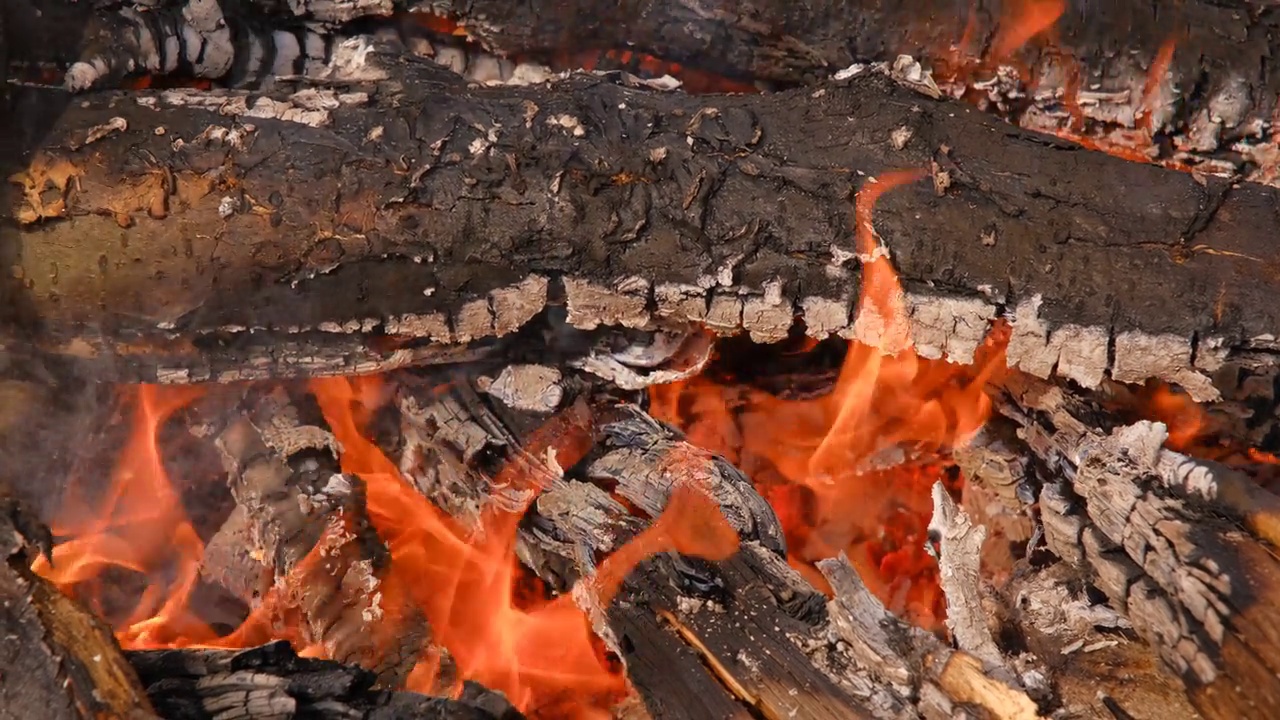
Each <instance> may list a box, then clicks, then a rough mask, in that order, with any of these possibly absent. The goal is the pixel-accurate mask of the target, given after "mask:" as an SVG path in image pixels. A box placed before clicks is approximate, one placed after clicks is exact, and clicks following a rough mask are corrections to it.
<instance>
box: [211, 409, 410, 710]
mask: <svg viewBox="0 0 1280 720" xmlns="http://www.w3.org/2000/svg"><path fill="white" fill-rule="evenodd" d="M216 443H217V445H218V448H219V450H220V451H221V453H222V455H223V460H224V464H225V466H226V469H227V472H228V474H229V478H230V481H229V485H230V487H231V494H232V495H233V497H234V498H235V500H236V507H235V509H234V510H233V511H232V513H231V514H230V516H229V517H228V518H227V520H226V522H225V523H224V524H223V526H222V528H221V529H220V530H219V531H218V533H217V534H216V535H214V537H213V538H212V539H211V540H210V542H209V544H208V546H207V548H206V550H205V559H204V563H203V564H202V566H201V573H202V575H204V576H205V578H206V579H208V580H209V581H212V582H216V583H218V584H219V585H221V586H222V587H224V588H226V589H227V590H229V591H231V592H232V593H233V594H235V595H236V596H238V597H239V598H240V599H241V600H243V601H244V602H246V603H247V604H248V605H249V607H251V608H254V609H257V608H260V607H261V608H263V609H264V611H265V612H266V613H268V614H269V616H270V617H271V618H273V619H274V620H277V621H278V622H279V623H280V624H281V625H291V626H294V627H297V628H298V629H299V633H298V635H297V637H296V638H294V639H295V640H296V641H297V642H299V643H300V644H301V645H302V646H304V647H305V646H313V645H314V646H319V647H322V648H324V651H325V655H326V657H329V658H333V659H335V660H338V661H340V662H346V663H353V664H356V665H359V666H361V667H364V668H366V669H368V670H370V671H372V672H374V673H375V675H376V676H377V677H378V679H379V682H380V683H381V684H382V686H383V687H397V686H398V685H399V684H400V683H401V682H402V681H403V680H404V678H405V676H407V675H408V673H409V671H410V669H411V668H412V667H413V665H414V663H415V662H416V661H417V657H418V652H419V650H420V648H421V647H422V646H423V645H424V644H425V635H426V628H425V623H424V621H423V620H422V619H421V617H420V615H419V614H418V613H416V612H414V611H412V610H409V609H408V608H402V607H393V608H388V607H384V605H386V604H388V603H395V602H399V601H400V600H401V598H400V597H399V596H398V595H395V594H394V593H391V592H384V591H385V590H386V588H384V587H383V586H384V583H385V577H384V575H385V570H386V566H387V564H388V562H389V556H388V552H387V549H386V547H385V546H384V545H383V543H382V540H381V539H380V538H379V537H378V535H377V532H376V530H374V528H373V526H372V524H371V521H370V519H369V516H368V510H367V508H366V503H365V494H364V484H363V481H362V480H361V479H360V478H359V477H357V476H354V475H349V474H342V473H340V472H339V468H338V451H339V444H338V442H337V440H336V439H335V438H334V437H333V435H332V434H331V433H329V432H328V431H327V430H325V429H323V428H321V427H319V426H317V425H312V424H307V423H306V422H305V421H304V420H303V419H301V418H300V417H299V411H298V409H297V408H296V407H295V406H294V404H293V402H292V400H291V399H290V397H289V395H288V393H287V392H286V391H285V390H284V389H283V388H276V389H275V390H274V391H272V392H264V393H262V394H260V395H258V394H255V396H254V397H253V398H252V399H251V400H250V401H249V402H248V404H247V407H245V408H244V410H243V415H240V416H239V417H237V418H236V419H235V420H233V421H232V422H231V423H230V424H229V426H228V427H227V428H226V429H225V430H223V431H222V433H220V434H219V436H218V438H217V439H216ZM248 632H249V633H252V632H253V631H252V630H251V629H250V630H248ZM397 638H398V639H397Z"/></svg>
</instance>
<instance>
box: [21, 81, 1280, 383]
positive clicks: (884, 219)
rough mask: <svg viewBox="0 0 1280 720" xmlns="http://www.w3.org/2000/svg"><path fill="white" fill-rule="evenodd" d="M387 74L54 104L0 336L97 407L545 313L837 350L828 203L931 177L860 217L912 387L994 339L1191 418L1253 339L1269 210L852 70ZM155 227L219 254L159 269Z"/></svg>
mask: <svg viewBox="0 0 1280 720" xmlns="http://www.w3.org/2000/svg"><path fill="white" fill-rule="evenodd" d="M391 70H393V71H394V73H392V75H391V79H389V80H387V81H384V82H382V83H373V84H368V85H364V86H347V87H339V88H303V89H301V90H300V94H299V93H294V94H292V95H291V94H289V93H288V92H287V91H286V90H284V89H279V90H277V91H275V92H273V93H271V94H270V95H253V96H251V95H248V94H243V93H229V92H212V93H204V92H195V91H189V90H177V91H165V92H158V93H156V92H150V93H132V94H101V95H89V96H85V97H84V98H83V100H82V101H81V102H79V103H76V104H74V105H73V106H72V107H70V108H68V110H67V111H66V113H65V114H64V115H63V116H62V118H61V120H60V121H59V123H58V124H57V125H56V126H55V127H54V128H53V130H51V132H50V135H49V137H48V138H47V139H46V140H44V141H42V142H41V143H40V146H39V147H38V148H33V150H34V152H33V159H32V161H31V163H30V164H29V165H28V166H27V167H26V169H25V170H23V171H21V172H19V173H17V174H16V175H15V176H14V178H13V180H12V181H11V182H10V183H8V184H7V185H6V186H5V190H6V191H7V193H6V199H5V201H4V203H5V204H4V207H5V208H7V211H8V212H10V213H12V214H13V216H14V217H17V218H19V219H20V222H21V226H20V228H18V229H16V230H14V229H10V230H6V231H5V232H6V235H5V242H6V243H7V244H9V246H11V247H13V248H16V250H15V251H14V252H12V253H11V255H12V256H13V257H15V258H17V261H16V264H15V266H14V267H13V268H11V270H12V272H11V273H9V274H6V275H5V277H6V278H7V279H6V280H5V281H4V283H5V285H4V286H3V289H2V290H0V291H2V292H3V293H4V295H5V296H6V298H8V304H7V305H6V306H5V307H8V308H11V310H12V312H14V313H16V315H17V318H18V319H19V320H21V321H22V323H23V325H24V326H25V327H26V328H27V329H28V330H32V329H34V328H35V327H36V326H37V325H38V326H39V327H40V328H41V331H40V332H39V333H36V334H35V335H34V336H31V338H32V342H35V343H37V344H39V346H40V347H43V348H46V349H49V350H54V351H57V352H59V353H62V354H63V355H64V356H65V355H70V356H71V357H73V358H75V359H77V360H78V361H79V362H80V363H82V364H83V365H84V366H86V367H87V368H88V369H92V370H93V371H95V372H96V373H98V375H99V376H101V377H111V378H116V379H126V378H131V379H135V380H137V379H147V380H162V381H170V382H181V381H191V380H196V379H201V378H213V379H219V378H221V379H243V378H246V377H253V376H263V375H271V374H297V373H298V372H300V371H305V372H308V373H312V374H315V373H334V372H359V371H367V370H376V369H379V368H384V367H392V366H396V365H403V364H406V363H423V362H433V361H445V358H446V357H447V356H448V353H449V352H450V350H449V349H450V348H452V351H453V352H463V351H462V350H461V349H460V348H461V346H463V345H464V344H470V343H474V342H476V341H479V340H482V339H486V338H493V337H498V336H502V335H506V334H509V333H512V332H514V331H515V330H517V329H519V328H520V327H521V326H523V325H525V324H527V323H528V322H529V320H530V319H531V318H533V317H534V316H536V315H537V314H538V313H539V312H540V311H541V310H542V309H543V308H544V307H545V306H546V305H548V304H553V305H556V306H560V307H563V312H564V315H562V316H560V317H564V318H565V319H566V320H567V322H568V323H569V324H571V325H573V326H576V327H580V328H595V327H600V326H614V327H628V328H629V327H650V326H654V325H657V324H661V323H668V322H678V323H684V322H687V321H694V322H697V323H700V324H703V325H705V326H707V327H709V328H711V329H713V330H716V331H720V332H725V333H733V332H745V333H747V334H749V335H750V336H751V337H752V338H753V339H756V340H758V341H773V340H778V339H781V338H783V337H785V336H786V335H787V334H788V332H789V331H790V330H791V328H792V326H793V325H794V324H795V323H796V322H797V320H802V321H803V322H804V324H805V327H806V328H807V331H808V332H809V333H810V334H812V335H814V336H815V337H825V336H827V335H830V334H840V335H843V336H846V337H853V336H856V334H857V333H856V332H855V330H854V323H853V322H852V318H851V312H852V304H853V295H852V294H853V293H856V285H857V277H858V271H857V268H856V262H854V261H855V260H856V254H855V249H854V247H853V242H852V237H851V235H852V233H851V232H850V229H849V217H848V215H849V210H850V207H851V205H852V203H851V198H850V193H851V192H852V191H853V190H856V189H858V188H860V187H862V186H863V185H866V184H868V183H870V182H871V180H870V179H863V178H864V176H865V177H868V178H873V177H875V176H877V175H880V174H882V173H884V172H887V171H890V170H896V169H902V168H926V169H929V168H932V172H933V180H934V182H932V183H917V184H915V185H911V186H909V187H904V188H899V189H897V190H895V191H894V192H892V193H890V194H888V195H887V196H886V197H884V198H883V199H882V200H881V201H880V203H879V204H878V205H877V208H876V212H875V227H876V229H877V230H878V232H879V235H880V236H881V238H882V241H883V243H884V245H885V247H886V248H887V249H888V251H889V252H890V255H891V258H892V259H893V261H894V263H895V265H896V267H897V268H898V269H899V271H900V273H901V275H902V276H903V278H904V280H905V281H906V284H907V286H908V288H909V290H910V293H909V297H908V303H907V304H908V307H909V310H910V312H911V315H912V321H913V332H914V339H915V341H916V345H917V348H918V350H919V352H920V353H921V354H922V355H925V356H927V357H937V356H946V357H949V358H950V359H952V360H955V361H957V362H967V361H969V360H971V359H972V355H973V352H974V350H975V348H976V347H977V346H978V345H979V343H980V342H981V340H982V337H983V335H984V333H985V330H986V327H987V325H988V323H989V321H991V320H992V319H994V318H997V317H1004V318H1006V319H1008V320H1010V321H1011V322H1012V325H1013V339H1012V341H1011V343H1010V348H1009V363H1010V364H1011V365H1012V366H1014V367H1018V368H1022V369H1025V370H1027V371H1029V372H1032V373H1035V374H1037V375H1042V376H1048V375H1050V374H1052V373H1054V372H1056V373H1057V374H1059V375H1061V376H1065V377H1068V378H1071V379H1073V380H1076V381H1078V382H1080V383H1081V384H1083V385H1085V386H1086V387H1092V386H1096V385H1097V384H1098V383H1100V382H1101V381H1102V379H1103V378H1104V377H1105V376H1106V375H1107V374H1108V372H1109V373H1110V375H1111V377H1113V378H1115V379H1117V380H1121V381H1139V380H1143V379H1146V378H1148V377H1159V378H1162V379H1165V380H1169V381H1171V382H1175V383H1178V384H1181V385H1183V386H1184V387H1186V388H1187V389H1188V390H1189V391H1190V392H1191V393H1192V394H1193V395H1194V396H1195V397H1197V398H1200V399H1211V398H1213V397H1216V396H1217V394H1218V393H1217V390H1216V389H1215V388H1214V387H1213V385H1212V382H1211V381H1210V378H1209V374H1208V373H1211V372H1212V371H1213V370H1215V369H1217V368H1219V367H1220V366H1221V364H1222V362H1223V361H1224V360H1226V359H1228V358H1229V357H1231V356H1232V355H1233V354H1239V353H1240V352H1243V351H1245V350H1248V349H1249V348H1254V347H1258V348H1266V347H1269V345H1268V343H1272V344H1273V343H1274V341H1272V340H1270V339H1269V338H1271V337H1274V336H1275V335H1276V334H1278V332H1280V331H1278V328H1280V310H1277V309H1276V308H1275V307H1274V303H1271V302H1269V299H1270V298H1271V297H1272V296H1273V295H1275V294H1276V291H1277V290H1278V289H1280V288H1277V287H1276V281H1275V279H1274V278H1273V277H1271V276H1270V275H1269V274H1267V273H1266V272H1264V271H1263V267H1264V266H1263V264H1261V263H1259V262H1258V261H1257V259H1258V258H1265V257H1267V256H1268V253H1269V252H1270V245H1269V242H1270V237H1271V228H1272V225H1273V222H1272V213H1271V208H1272V207H1274V206H1275V205H1276V197H1275V196H1276V194H1277V192H1280V191H1277V190H1274V189H1271V188H1266V187H1263V186H1259V185H1249V184H1238V185H1231V184H1229V183H1227V182H1225V181H1221V180H1217V179H1209V180H1205V181H1203V183H1202V182H1199V181H1197V179H1195V178H1193V177H1191V176H1190V175H1187V174H1184V173H1178V172H1173V171H1168V170H1163V169H1160V168H1157V167H1153V166H1148V165H1140V164H1136V163H1128V162H1125V161H1123V160H1120V159H1118V158H1115V157H1111V156H1107V155H1104V154H1102V153H1093V152H1085V151H1082V150H1081V149H1080V148H1079V147H1077V146H1074V145H1071V144H1069V143H1064V142H1059V141H1056V140H1052V139H1047V138H1046V137H1044V136H1042V135H1034V134H1029V133H1024V132H1020V131H1017V130H1014V129H1011V128H1009V127H1008V126H1007V125H1005V124H1002V123H1001V122H999V121H997V120H995V119H993V118H991V117H989V116H987V115H985V114H983V113H980V112H978V111H976V110H972V109H970V108H968V107H966V106H964V105H961V104H958V103H954V102H946V101H936V100H932V99H930V98H928V97H925V96H923V95H920V94H918V93H915V92H912V91H909V90H906V89H904V88H902V87H899V86H898V85H896V84H894V83H892V82H891V81H889V80H888V79H886V78H884V77H882V76H880V75H879V74H877V73H875V72H871V71H867V72H864V73H862V74H861V75H859V76H856V77H853V78H851V79H849V80H844V81H833V82H829V83H825V84H823V85H821V86H818V87H812V88H807V89H805V90H797V91H793V92H787V93H777V94H768V95H760V96H736V97H735V96H714V97H702V98H698V97H689V96H686V95H682V94H679V93H660V92H653V91H649V90H644V89H636V88H629V87H624V86H621V85H618V84H615V83H612V82H608V81H606V80H604V79H601V78H594V77H586V78H584V77H576V78H572V79H568V80H565V81H563V82H559V83H556V84H554V85H551V86H538V87H519V88H490V89H471V88H468V87H466V86H465V85H464V84H462V82H461V80H459V79H457V78H450V77H444V75H447V74H448V73H447V72H446V71H441V70H439V69H438V68H435V69H432V68H430V67H428V66H427V64H421V65H407V64H405V63H400V64H395V65H394V66H393V67H392V68H391ZM389 72H390V71H389ZM423 107H430V108H432V112H430V113H422V112H420V111H419V110H418V109H419V108H423ZM117 117H119V118H122V119H123V120H124V123H123V124H121V123H119V122H115V121H113V118H117ZM282 118H283V119H282ZM111 123H114V124H113V125H111V127H113V128H117V127H123V128H124V129H113V130H112V131H111V132H109V133H106V134H105V135H103V134H101V133H97V134H95V135H94V137H95V138H96V139H95V141H94V142H93V143H90V144H87V145H86V144H84V143H85V140H86V139H87V138H88V136H89V134H90V133H91V132H92V131H93V129H94V128H98V127H103V126H106V125H108V124H111ZM160 128H163V132H160V130H159V129H160ZM99 136H100V137H99ZM851 138H853V139H857V142H852V141H851ZM894 138H900V139H901V138H907V139H906V141H905V142H897V141H895V140H894ZM73 148H74V149H73ZM138 158H145V161H142V160H138ZM302 158H305V159H306V160H305V163H302ZM1028 167H1034V168H1036V169H1037V172H1036V173H1034V174H1028V173H1026V172H1025V168H1028ZM300 173H301V174H300ZM304 178H305V181H302V180H303V179H304ZM175 223H178V224H182V225H183V226H184V227H201V228H209V229H215V228H216V231H211V232H210V233H207V234H206V233H195V234H192V233H183V234H181V237H183V240H182V241H181V242H180V243H179V246H178V247H176V248H175V246H174V245H173V238H174V237H175V236H176V235H175V234H174V232H173V226H175ZM957 228H972V235H971V236H970V237H965V234H964V232H961V233H960V234H959V235H957V230H956V229H957ZM246 238H252V239H253V242H247V241H245V239H246ZM476 238H482V240H477V239H476ZM984 238H985V240H984ZM992 243H994V244H992ZM1100 252H1101V253H1103V254H1105V256H1106V259H1107V261H1106V262H1097V258H1098V256H1099V253H1100ZM1205 297H1213V298H1214V302H1213V303H1210V304H1206V303H1204V302H1202V300H1203V298H1205ZM1169 308H1177V309H1178V310H1177V311H1175V312H1170V311H1169ZM85 328H92V329H93V330H94V334H92V335H90V334H89V333H88V332H87V331H86V330H85ZM864 335H865V333H864ZM387 336H392V337H390V338H388V337H387ZM126 338H127V339H126ZM859 339H861V340H864V341H867V342H870V343H872V344H876V343H878V342H879V338H877V337H872V336H865V337H861V338H859ZM277 341H289V344H285V345H282V346H277V345H275V344H274V343H276V342H277ZM331 343H332V344H333V347H334V348H341V349H337V350H331V349H330V347H329V346H330V344H331ZM441 345H444V346H445V349H441V348H440V347H438V346H441ZM1111 346H1114V353H1110V352H1108V347H1111ZM277 348H279V349H277Z"/></svg>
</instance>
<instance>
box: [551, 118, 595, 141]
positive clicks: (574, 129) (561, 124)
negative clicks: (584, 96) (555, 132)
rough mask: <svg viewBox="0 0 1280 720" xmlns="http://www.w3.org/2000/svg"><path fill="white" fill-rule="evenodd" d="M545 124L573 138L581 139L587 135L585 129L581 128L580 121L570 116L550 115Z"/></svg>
mask: <svg viewBox="0 0 1280 720" xmlns="http://www.w3.org/2000/svg"><path fill="white" fill-rule="evenodd" d="M547 124H548V125H550V126H552V127H558V128H561V129H562V130H564V131H565V132H567V133H569V134H570V135H572V136H574V137H582V136H584V135H586V134H587V129H586V128H584V127H582V121H581V120H579V119H578V118H576V117H574V116H572V115H568V114H560V115H552V116H551V117H549V118H547Z"/></svg>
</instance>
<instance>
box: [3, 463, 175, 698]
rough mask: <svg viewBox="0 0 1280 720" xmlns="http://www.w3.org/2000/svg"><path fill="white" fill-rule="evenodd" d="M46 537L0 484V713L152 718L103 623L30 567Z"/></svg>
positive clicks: (46, 543) (47, 542)
mask: <svg viewBox="0 0 1280 720" xmlns="http://www.w3.org/2000/svg"><path fill="white" fill-rule="evenodd" d="M51 544H52V538H51V536H50V534H49V530H48V528H46V527H44V526H43V525H41V524H40V522H39V521H38V520H36V519H35V517H34V516H33V515H31V514H30V513H29V511H28V510H27V509H25V508H24V507H23V506H22V505H21V504H20V503H18V502H17V501H16V500H15V499H14V498H13V496H12V494H11V493H10V492H9V491H8V489H7V488H5V487H4V486H2V485H0V598H2V599H3V600H2V601H0V636H3V638H4V641H3V643H0V648H2V649H0V668H2V669H3V670H2V674H0V718H4V719H5V720H23V719H25V718H49V720H90V719H95V720H96V718H102V717H112V718H121V719H122V720H145V719H147V718H155V712H154V711H153V710H152V708H151V705H150V703H149V702H148V701H147V697H146V695H145V694H144V693H143V690H142V686H141V685H140V684H139V682H138V677H137V675H135V674H134V671H133V668H131V667H130V666H129V663H128V662H127V661H126V660H125V658H124V655H123V654H122V653H121V651H120V646H119V645H117V644H116V640H115V637H114V636H112V634H111V629H110V628H108V627H107V626H106V625H105V624H104V623H103V622H102V621H101V620H99V619H98V618H97V617H95V616H94V615H93V614H92V613H91V612H89V611H88V610H86V609H85V608H83V607H81V606H80V604H79V603H77V602H76V601H74V600H72V599H71V598H69V597H67V596H65V595H63V594H62V593H61V592H59V591H58V589H57V588H56V587H54V585H53V584H52V583H51V582H49V581H48V580H45V579H44V578H42V577H40V576H38V575H36V574H35V573H33V572H32V571H31V568H30V566H31V561H32V559H33V557H32V555H33V554H34V552H37V551H38V552H41V553H43V554H45V555H46V557H47V556H48V555H49V554H50V550H51Z"/></svg>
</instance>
